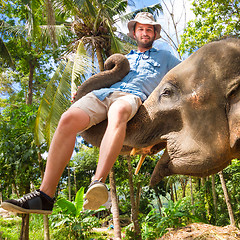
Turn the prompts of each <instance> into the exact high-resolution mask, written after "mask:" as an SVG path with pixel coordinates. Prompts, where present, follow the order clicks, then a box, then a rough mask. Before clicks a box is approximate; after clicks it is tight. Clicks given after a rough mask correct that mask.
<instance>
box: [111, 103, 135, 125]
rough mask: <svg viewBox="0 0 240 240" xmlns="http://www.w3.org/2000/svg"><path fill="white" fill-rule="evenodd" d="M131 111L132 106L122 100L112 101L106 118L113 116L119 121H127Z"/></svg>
mask: <svg viewBox="0 0 240 240" xmlns="http://www.w3.org/2000/svg"><path fill="white" fill-rule="evenodd" d="M131 112H132V106H131V105H130V104H129V103H128V102H127V101H124V100H118V101H116V102H114V103H113V104H112V105H111V107H110V109H109V112H108V118H112V117H114V118H115V119H119V120H120V121H127V120H128V118H129V116H130V115H131Z"/></svg>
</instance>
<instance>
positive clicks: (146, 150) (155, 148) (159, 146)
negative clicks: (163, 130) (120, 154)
mask: <svg viewBox="0 0 240 240" xmlns="http://www.w3.org/2000/svg"><path fill="white" fill-rule="evenodd" d="M166 146H167V141H166V140H164V141H161V142H158V143H156V144H154V145H151V146H148V147H143V148H133V149H132V151H131V153H130V155H135V154H139V155H154V154H156V153H158V152H160V151H162V150H163V149H165V148H166Z"/></svg>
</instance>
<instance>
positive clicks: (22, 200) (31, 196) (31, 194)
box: [17, 191, 40, 203]
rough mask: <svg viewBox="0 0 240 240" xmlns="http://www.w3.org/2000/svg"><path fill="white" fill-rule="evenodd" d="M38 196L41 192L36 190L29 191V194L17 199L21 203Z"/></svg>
mask: <svg viewBox="0 0 240 240" xmlns="http://www.w3.org/2000/svg"><path fill="white" fill-rule="evenodd" d="M37 196H40V192H38V191H34V192H32V193H28V194H26V195H24V196H23V197H21V198H19V199H18V200H17V201H18V202H20V203H23V202H25V201H27V200H29V199H31V198H33V197H37Z"/></svg>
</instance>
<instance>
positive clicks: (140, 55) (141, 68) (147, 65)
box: [93, 48, 180, 101]
mask: <svg viewBox="0 0 240 240" xmlns="http://www.w3.org/2000/svg"><path fill="white" fill-rule="evenodd" d="M126 57H127V59H128V61H129V63H130V71H129V73H128V74H127V75H126V76H125V77H124V78H123V79H122V80H121V81H120V82H117V83H115V84H113V85H112V86H111V87H110V88H102V89H99V90H94V91H93V93H94V94H95V95H96V96H97V97H98V98H99V99H100V100H101V101H102V100H104V99H105V97H107V96H108V95H109V94H111V93H113V92H114V91H122V92H128V93H132V94H135V95H137V96H139V97H140V98H141V100H142V101H144V100H146V99H147V97H148V96H149V95H150V94H151V92H152V91H153V90H154V89H155V88H156V87H157V86H158V84H159V83H160V81H161V80H162V78H163V77H164V75H165V74H166V73H167V72H168V71H169V70H171V69H172V68H173V67H175V66H176V65H177V64H179V63H180V60H179V59H177V58H176V57H174V56H173V55H172V54H171V53H170V52H169V51H166V50H157V49H155V48H151V49H150V50H147V51H146V52H137V51H136V50H131V52H130V53H129V54H127V55H126Z"/></svg>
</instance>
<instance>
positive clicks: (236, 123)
mask: <svg viewBox="0 0 240 240" xmlns="http://www.w3.org/2000/svg"><path fill="white" fill-rule="evenodd" d="M239 90H240V40H239V39H225V40H221V41H216V42H212V43H209V44H206V45H204V46H203V47H201V48H200V49H199V50H198V51H196V52H195V53H194V54H192V55H191V56H190V57H189V58H188V59H186V60H185V61H183V62H182V63H180V64H179V65H177V66H176V67H175V68H173V69H172V70H171V71H169V72H168V73H167V74H166V75H165V77H164V78H163V80H162V81H161V83H160V84H159V85H158V87H157V88H156V89H155V90H154V91H153V93H152V94H151V95H150V96H149V97H148V99H147V100H146V101H145V102H144V103H143V105H142V106H141V108H140V109H139V111H138V113H137V114H136V115H135V117H134V118H133V119H132V120H131V121H130V122H129V124H128V128H127V136H126V139H125V142H124V144H126V145H128V146H133V147H137V148H144V147H148V146H153V147H152V152H157V151H159V150H162V149H163V148H165V152H164V154H163V156H162V158H161V159H160V160H159V161H158V163H157V165H156V167H155V169H154V172H153V174H152V178H151V185H155V184H156V183H158V182H159V181H160V180H161V179H162V178H163V177H165V176H169V175H173V174H183V175H190V176H197V177H204V176H208V175H210V174H215V173H217V172H219V171H220V170H222V169H224V168H225V167H226V166H227V165H228V164H229V163H230V161H231V160H232V159H234V158H238V157H239V156H240V141H239V138H240V91H239ZM138 129H141V131H139V130H138ZM150 153H151V150H150Z"/></svg>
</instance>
